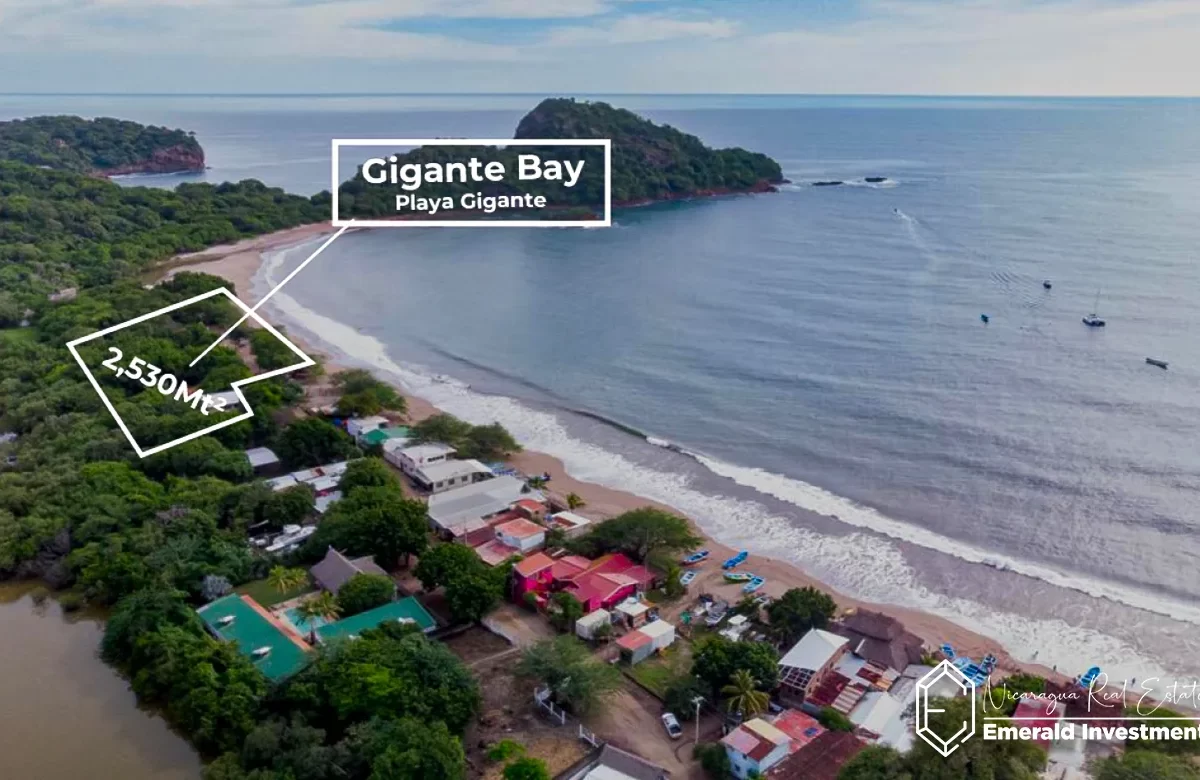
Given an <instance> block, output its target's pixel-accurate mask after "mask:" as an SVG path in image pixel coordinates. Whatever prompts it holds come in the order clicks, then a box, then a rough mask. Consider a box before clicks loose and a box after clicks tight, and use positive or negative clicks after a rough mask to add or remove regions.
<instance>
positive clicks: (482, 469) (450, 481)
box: [410, 460, 492, 493]
mask: <svg viewBox="0 0 1200 780" xmlns="http://www.w3.org/2000/svg"><path fill="white" fill-rule="evenodd" d="M410 476H411V477H412V480H413V482H416V483H417V486H418V487H420V488H421V489H422V490H427V491H429V492H430V493H444V492H445V491H447V490H454V489H455V488H460V487H462V486H464V485H470V484H472V483H474V482H480V481H482V480H485V479H490V478H491V476H492V470H491V469H489V468H488V467H487V466H485V465H483V464H482V463H480V462H479V461H477V460H443V461H439V462H436V463H428V464H426V465H424V466H418V467H417V468H416V469H415V470H414V471H413V473H412V474H411V475H410Z"/></svg>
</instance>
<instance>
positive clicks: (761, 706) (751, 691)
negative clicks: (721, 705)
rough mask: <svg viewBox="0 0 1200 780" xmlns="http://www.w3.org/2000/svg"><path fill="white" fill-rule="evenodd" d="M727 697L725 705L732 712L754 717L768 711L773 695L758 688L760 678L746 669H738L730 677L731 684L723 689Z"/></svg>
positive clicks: (722, 691)
mask: <svg viewBox="0 0 1200 780" xmlns="http://www.w3.org/2000/svg"><path fill="white" fill-rule="evenodd" d="M721 693H723V694H724V695H725V696H726V697H728V698H727V699H726V701H725V706H726V707H728V709H729V710H730V711H731V712H740V713H742V715H743V716H745V717H750V718H752V717H754V716H756V715H761V714H763V713H764V712H766V711H767V705H768V704H770V702H771V695H770V694H768V693H766V692H764V691H760V690H759V689H758V680H755V679H754V677H753V676H751V674H750V672H748V671H746V670H745V669H738V670H737V671H736V672H734V673H733V676H732V677H730V678H729V684H728V685H726V686H725V687H724V688H722V689H721Z"/></svg>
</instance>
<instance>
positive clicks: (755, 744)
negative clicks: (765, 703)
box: [721, 718, 792, 780]
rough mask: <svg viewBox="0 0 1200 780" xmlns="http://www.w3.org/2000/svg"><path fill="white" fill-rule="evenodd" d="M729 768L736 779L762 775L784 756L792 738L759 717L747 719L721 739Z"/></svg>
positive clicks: (743, 779) (742, 779)
mask: <svg viewBox="0 0 1200 780" xmlns="http://www.w3.org/2000/svg"><path fill="white" fill-rule="evenodd" d="M721 744H722V745H724V746H725V754H726V755H727V756H729V769H730V771H732V772H733V775H734V777H737V778H739V780H746V778H748V777H751V776H753V775H756V774H757V775H765V774H766V773H767V770H768V769H770V768H771V767H773V766H775V765H776V764H778V763H779V762H780V761H782V760H783V759H785V758H787V756H788V751H789V749H790V748H791V744H792V740H791V737H789V736H788V735H787V734H784V733H783V732H782V731H780V730H779V729H777V728H775V727H774V726H772V725H771V724H770V723H767V722H766V721H765V720H763V719H762V718H755V719H754V720H748V721H746V722H745V723H743V724H742V725H740V726H738V727H737V728H736V729H734V730H733V731H731V732H729V733H728V734H726V735H725V736H724V737H722V738H721Z"/></svg>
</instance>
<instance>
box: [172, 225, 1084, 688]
mask: <svg viewBox="0 0 1200 780" xmlns="http://www.w3.org/2000/svg"><path fill="white" fill-rule="evenodd" d="M332 231H333V228H332V227H330V226H329V224H328V223H319V224H314V225H305V226H301V227H297V228H292V229H288V230H282V231H279V232H276V233H272V234H269V235H265V236H260V237H257V238H253V239H247V240H245V241H240V242H237V243H235V244H228V245H223V246H217V247H211V248H209V249H207V250H204V251H203V252H197V253H192V254H187V255H180V256H178V257H176V258H175V259H173V260H171V261H169V262H168V263H167V264H166V266H165V267H166V274H165V276H166V277H170V276H172V275H174V274H176V273H179V272H180V271H199V272H204V273H209V274H213V275H215V276H220V277H222V278H224V279H226V280H228V281H229V282H231V283H232V284H233V285H234V286H235V288H236V291H237V293H238V295H239V297H241V299H242V300H243V301H244V302H246V303H247V304H249V305H251V306H253V305H254V304H255V303H257V301H258V298H257V297H256V296H255V295H254V294H253V291H252V285H251V280H252V279H253V278H254V276H255V274H256V273H257V272H258V270H259V268H260V266H261V265H262V263H263V259H264V253H267V252H272V251H277V250H281V249H284V248H287V247H290V246H295V245H296V244H299V243H303V242H306V241H310V240H312V239H313V238H316V237H318V236H321V235H323V234H326V233H330V232H332ZM284 324H286V323H284ZM289 336H290V337H291V338H293V339H294V340H295V341H296V342H297V343H298V344H299V345H300V346H301V347H302V348H304V349H306V351H308V352H310V354H311V353H315V354H317V355H319V356H320V357H321V359H322V360H323V362H324V364H325V366H326V369H327V371H328V372H329V373H334V372H336V371H337V370H339V368H340V366H339V364H338V356H337V355H329V354H327V353H325V352H323V350H322V349H321V348H320V347H318V346H314V345H312V344H309V343H306V342H305V341H304V340H303V339H302V338H298V337H297V336H296V335H295V334H289ZM324 386H327V382H324V383H322V386H318V387H314V388H310V397H312V396H314V395H319V394H320V392H321V390H322V388H323V387H324ZM399 389H400V390H402V391H406V389H405V388H399ZM405 396H406V398H407V399H408V419H409V421H411V422H416V421H419V420H421V419H424V418H425V417H428V416H430V415H432V414H436V413H438V411H439V410H438V409H437V408H436V407H434V406H433V405H432V404H430V403H429V402H427V401H426V400H424V399H422V398H418V397H415V396H412V395H410V394H408V393H407V392H405ZM312 401H313V402H314V405H319V404H323V403H328V400H327V399H325V400H321V399H319V398H316V397H313V398H312ZM318 402H319V403H318ZM511 460H512V462H513V464H514V465H515V466H516V467H517V468H519V469H520V470H522V471H524V472H525V473H528V474H541V473H549V474H550V475H551V482H550V485H551V489H552V490H553V491H554V492H555V493H558V494H560V495H565V494H567V493H576V494H578V495H579V496H580V497H582V498H583V499H584V501H585V502H586V504H585V506H584V507H583V508H582V509H580V510H579V511H580V513H581V514H584V515H586V516H589V517H592V518H595V519H599V518H604V517H609V516H613V515H616V514H619V513H621V512H623V511H626V510H629V509H634V508H637V507H643V506H647V505H651V506H658V507H660V508H662V509H667V510H669V511H672V512H677V513H679V512H678V510H676V509H675V508H674V507H670V506H666V505H663V504H660V503H658V502H655V501H651V500H648V499H645V498H642V497H640V496H637V495H634V494H632V493H627V492H624V491H621V490H615V489H612V488H609V487H605V486H602V485H597V484H594V483H589V482H583V481H580V480H577V479H575V478H573V477H572V476H571V475H570V474H569V473H567V471H566V469H565V468H564V466H563V464H562V462H561V461H560V460H558V459H557V458H554V457H552V456H550V455H546V454H544V453H540V452H533V451H525V452H522V453H519V454H518V455H516V456H515V457H514V458H512V459H511ZM680 514H682V513H680ZM696 532H697V534H699V535H701V536H704V537H705V539H706V541H705V546H706V547H707V548H708V549H709V550H711V551H712V555H711V557H710V561H713V560H715V561H720V560H723V559H724V558H726V557H728V556H730V555H732V554H733V553H734V552H735V550H733V549H731V548H729V547H727V546H725V545H723V544H721V543H720V541H718V540H716V539H713V538H711V537H709V536H708V535H706V534H704V532H703V529H700V528H698V527H697V528H696ZM747 568H748V569H749V570H752V571H754V573H756V574H758V575H760V576H763V577H765V578H766V579H767V583H766V585H765V586H764V588H763V591H762V592H765V593H767V594H768V595H771V596H779V595H780V594H782V593H783V592H784V591H786V590H788V589H789V588H795V587H804V586H812V587H816V588H819V589H821V590H823V591H825V592H827V593H830V594H831V595H832V596H833V597H834V598H835V599H836V601H837V603H838V606H839V608H840V609H841V610H849V609H870V610H874V611H879V612H883V613H886V614H888V615H892V616H894V617H896V618H897V619H899V620H900V621H902V622H903V623H904V625H905V627H906V628H907V629H908V630H909V631H911V632H913V633H914V634H916V635H917V636H919V637H921V638H922V639H923V640H924V641H925V643H926V645H927V647H928V648H936V647H939V646H940V645H941V644H942V643H946V642H948V643H950V644H951V645H953V646H954V648H955V650H956V651H957V652H958V653H960V654H964V653H965V654H967V655H970V656H971V657H973V658H976V659H978V658H981V657H982V656H984V655H985V654H987V653H993V654H995V655H996V656H997V658H998V659H999V667H1000V668H1001V669H1003V670H1005V671H1008V672H1012V671H1025V672H1029V673H1033V674H1039V675H1042V676H1044V677H1047V678H1053V679H1057V680H1060V681H1062V680H1066V679H1068V678H1067V677H1065V676H1063V675H1061V674H1057V673H1055V671H1054V670H1052V669H1050V668H1047V667H1044V666H1041V665H1039V664H1031V663H1025V662H1020V661H1018V660H1016V659H1014V658H1013V657H1012V656H1011V655H1009V653H1008V652H1007V651H1006V650H1005V649H1004V648H1003V647H1002V646H1001V645H1000V644H999V643H998V642H997V641H996V640H994V639H991V638H988V637H985V636H982V635H980V634H978V633H976V632H973V631H970V630H968V629H966V628H963V627H962V626H959V625H957V624H955V623H953V622H952V621H949V620H946V619H945V618H942V617H939V616H936V615H930V614H927V613H924V612H920V611H917V610H912V609H907V608H903V607H897V606H893V605H888V604H874V603H868V602H863V601H859V600H857V599H854V598H851V597H849V596H847V595H845V594H842V593H839V592H837V591H836V590H834V589H832V588H830V587H828V586H826V585H825V584H824V583H822V582H820V581H818V580H816V579H815V578H813V577H811V576H809V575H807V574H805V573H804V572H803V571H801V570H800V569H799V568H797V567H796V566H794V565H793V564H791V563H788V562H784V561H780V560H775V559H772V558H769V557H765V556H761V555H754V556H752V557H751V559H750V563H749V564H748V565H747ZM691 591H692V592H693V593H699V592H709V593H714V594H718V595H720V596H721V597H722V598H726V599H729V600H730V601H731V602H735V601H737V600H738V599H739V598H740V596H741V593H740V586H738V585H729V584H726V583H725V582H724V580H723V579H722V577H721V573H720V568H719V566H718V565H717V564H716V563H715V562H710V563H708V565H707V566H706V567H704V568H702V569H700V576H699V577H698V578H697V580H696V581H695V582H694V583H693V585H692V586H691Z"/></svg>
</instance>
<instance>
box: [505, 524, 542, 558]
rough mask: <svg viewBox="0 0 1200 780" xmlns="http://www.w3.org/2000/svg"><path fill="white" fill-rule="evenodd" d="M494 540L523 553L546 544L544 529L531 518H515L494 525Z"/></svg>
mask: <svg viewBox="0 0 1200 780" xmlns="http://www.w3.org/2000/svg"><path fill="white" fill-rule="evenodd" d="M496 541H498V542H500V543H501V544H503V545H507V546H508V547H511V548H513V549H514V550H516V551H517V552H519V553H521V554H522V555H524V554H525V553H530V552H533V551H534V550H538V549H541V548H542V547H543V546H545V544H546V529H545V528H543V527H542V526H540V525H538V524H537V523H535V522H533V521H532V520H526V519H524V518H517V519H516V520H509V521H508V522H507V523H501V524H500V525H498V526H496Z"/></svg>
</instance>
